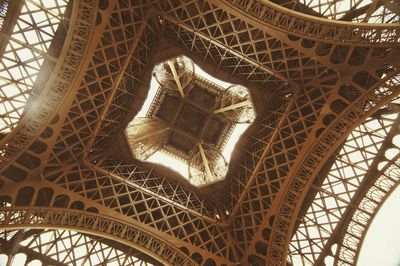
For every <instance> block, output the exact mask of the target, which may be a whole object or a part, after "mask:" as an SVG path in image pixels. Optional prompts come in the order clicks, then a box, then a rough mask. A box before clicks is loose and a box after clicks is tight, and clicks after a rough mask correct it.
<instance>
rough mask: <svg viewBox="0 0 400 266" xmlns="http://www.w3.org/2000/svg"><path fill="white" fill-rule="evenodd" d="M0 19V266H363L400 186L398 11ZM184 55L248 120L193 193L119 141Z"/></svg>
mask: <svg viewBox="0 0 400 266" xmlns="http://www.w3.org/2000/svg"><path fill="white" fill-rule="evenodd" d="M0 7H1V9H0V33H1V36H0V156H1V157H0V203H1V207H0V254H1V255H0V262H1V263H4V265H24V264H25V265H78V264H79V265H99V264H101V265H103V264H107V265H108V264H110V265H111V264H112V265H164V264H165V265H207V266H208V265H285V264H286V265H324V264H327V265H353V264H355V263H356V262H357V259H358V254H359V251H360V246H361V243H362V241H363V239H364V236H365V233H366V231H367V229H368V227H369V225H370V223H371V221H372V220H373V217H374V216H375V214H376V212H377V210H378V209H379V207H380V206H381V205H382V204H383V203H384V202H385V199H386V198H387V196H388V195H389V194H390V193H391V192H392V191H393V190H394V189H395V188H396V187H397V185H398V184H399V179H400V170H399V168H400V152H399V149H400V140H399V134H400V116H399V106H400V101H399V94H400V87H399V84H400V74H399V73H400V60H399V59H400V49H399V48H400V23H399V18H400V5H399V3H398V2H397V1H392V0H371V1H361V0H348V1H345V0H340V1H330V0H325V1H316V0H315V1H314V0H300V1H295V0H275V1H264V0H221V1H217V0H208V1H206V0H200V1H198V0H160V1H156V0H131V1H130V0H79V1H78V0H75V1H72V0H70V1H68V0H55V1H46V0H13V1H11V0H0ZM182 55H184V56H186V57H188V58H190V59H191V60H193V62H194V63H195V64H196V65H198V66H200V67H201V68H202V69H204V71H206V72H208V73H209V74H210V75H212V76H214V77H216V78H218V79H220V80H222V81H226V82H229V83H232V84H239V85H242V86H245V87H246V88H248V89H249V91H250V94H251V95H250V96H251V98H252V101H253V103H254V106H255V110H256V112H257V116H256V119H255V121H254V123H253V124H252V125H251V126H250V127H249V129H248V130H247V131H246V132H245V133H244V135H243V136H242V137H241V139H240V141H239V142H238V144H237V145H236V147H235V150H234V151H233V153H232V158H231V160H230V163H229V169H228V172H227V175H226V177H225V179H224V180H223V181H220V182H217V183H215V184H212V185H208V186H203V187H196V186H193V185H191V184H190V182H188V181H187V180H186V179H185V178H183V177H182V176H180V175H178V174H177V173H175V172H173V171H171V170H169V169H168V168H166V167H162V166H158V165H155V164H152V163H144V162H141V161H139V160H137V159H136V158H135V156H134V154H132V152H131V150H130V148H129V147H128V144H127V140H126V135H125V133H124V131H125V129H126V127H127V125H128V123H129V122H130V121H131V120H132V119H133V117H134V116H135V114H136V113H137V112H138V111H139V109H140V108H141V106H142V104H143V102H144V100H145V98H146V95H147V92H148V90H149V86H150V81H151V79H152V71H153V68H154V66H155V65H157V64H159V63H160V62H165V61H166V60H171V59H172V58H175V57H177V56H182ZM203 158H204V157H203ZM211 163H212V162H211ZM208 174H210V173H208Z"/></svg>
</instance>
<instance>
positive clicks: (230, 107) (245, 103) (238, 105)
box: [214, 99, 251, 114]
mask: <svg viewBox="0 0 400 266" xmlns="http://www.w3.org/2000/svg"><path fill="white" fill-rule="evenodd" d="M250 104H251V101H250V100H249V99H248V100H245V101H242V102H238V103H234V104H231V105H228V106H225V107H221V108H219V109H217V110H215V111H214V114H219V113H223V112H226V111H230V110H234V109H237V108H241V107H245V106H249V105H250Z"/></svg>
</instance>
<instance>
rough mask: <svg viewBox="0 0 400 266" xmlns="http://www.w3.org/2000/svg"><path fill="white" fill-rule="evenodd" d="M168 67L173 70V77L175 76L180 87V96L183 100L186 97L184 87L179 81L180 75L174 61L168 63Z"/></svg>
mask: <svg viewBox="0 0 400 266" xmlns="http://www.w3.org/2000/svg"><path fill="white" fill-rule="evenodd" d="M168 65H169V67H170V68H171V71H172V75H174V79H175V82H176V86H178V90H179V94H180V95H181V96H182V98H183V97H185V93H184V92H183V87H182V84H181V81H180V80H179V76H178V73H177V72H176V68H175V66H174V63H173V62H172V61H168Z"/></svg>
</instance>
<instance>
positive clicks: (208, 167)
mask: <svg viewBox="0 0 400 266" xmlns="http://www.w3.org/2000/svg"><path fill="white" fill-rule="evenodd" d="M198 146H199V150H200V155H201V159H202V160H203V164H204V167H205V168H206V173H207V177H208V178H209V179H210V180H213V179H214V178H213V177H214V176H213V174H212V173H211V170H210V165H209V164H208V160H207V157H206V154H205V153H204V149H203V145H201V143H199V144H198Z"/></svg>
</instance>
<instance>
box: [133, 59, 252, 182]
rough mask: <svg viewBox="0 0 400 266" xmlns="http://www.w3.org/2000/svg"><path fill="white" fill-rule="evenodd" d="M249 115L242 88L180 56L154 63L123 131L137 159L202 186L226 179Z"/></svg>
mask: <svg viewBox="0 0 400 266" xmlns="http://www.w3.org/2000/svg"><path fill="white" fill-rule="evenodd" d="M254 120H255V110H254V107H253V103H252V101H251V99H250V94H249V92H248V90H247V88H245V87H243V86H239V85H234V84H230V83H227V82H224V81H221V80H218V79H216V78H214V77H212V76H210V75H209V74H207V73H206V72H204V71H203V70H202V69H201V68H200V67H198V66H197V65H195V64H194V62H193V61H191V60H190V59H189V58H187V57H184V56H182V57H177V58H174V59H171V60H168V61H164V62H162V63H160V64H158V65H157V66H155V68H154V70H153V78H152V80H151V83H150V89H149V93H148V96H147V98H146V100H145V102H144V104H143V106H142V108H141V110H140V111H139V113H138V114H137V115H136V117H135V118H134V119H133V120H132V121H131V122H130V123H129V125H128V127H127V129H126V134H127V138H128V142H129V145H130V148H131V150H132V152H133V154H134V156H135V157H136V158H137V159H139V160H143V161H148V162H153V163H157V164H162V165H164V166H167V167H169V168H171V169H172V170H174V171H176V172H178V173H179V174H181V175H182V176H183V177H184V178H186V179H188V181H189V182H190V183H192V184H193V185H195V186H204V185H208V184H211V183H214V182H217V181H220V180H222V179H224V178H225V175H226V173H227V170H228V162H229V160H230V156H231V153H232V151H233V149H234V146H235V144H236V143H237V142H238V140H239V138H240V136H241V135H242V133H243V132H244V131H245V130H246V129H247V128H248V127H249V126H250V125H251V123H252V122H253V121H254Z"/></svg>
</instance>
